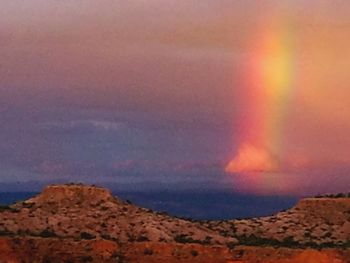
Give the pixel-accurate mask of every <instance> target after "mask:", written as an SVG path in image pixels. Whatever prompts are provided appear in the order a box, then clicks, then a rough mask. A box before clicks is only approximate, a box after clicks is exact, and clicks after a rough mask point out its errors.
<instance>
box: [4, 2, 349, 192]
mask: <svg viewBox="0 0 350 263" xmlns="http://www.w3.org/2000/svg"><path fill="white" fill-rule="evenodd" d="M349 13H350V3H349V1H346V0H335V1H324V0H317V1H316V0H311V1H306V0H305V1H302V0H296V1H287V0H285V1H272V0H271V1H267V0H266V1H252V0H247V1H231V0H216V1H211V0H201V1H197V0H178V1H170V0H147V1H145V0H133V1H121V0H114V1H111V0H109V1H108V0H100V1H92V0H76V1H68V0H63V1H55V0H12V1H2V2H1V3H0V59H1V60H0V111H1V114H0V125H1V128H2V132H1V133H0V157H1V158H0V168H1V169H0V182H1V183H2V184H4V185H6V184H12V183H15V184H17V185H18V188H21V187H22V186H23V185H25V184H29V183H31V184H32V183H33V182H41V183H46V182H66V181H76V182H78V181H79V182H86V183H101V184H104V185H107V186H108V185H112V184H113V185H118V186H119V187H123V188H127V189H129V188H130V189H153V188H160V189H162V188H173V189H187V188H189V189H203V188H206V189H207V188H208V189H211V188H215V189H221V188H225V189H227V188H228V189H232V190H233V191H237V192H244V193H254V194H264V195H265V194H283V195H292V194H301V195H309V194H317V193H324V192H338V191H348V190H349V186H350V177H349V173H350V150H349V149H350V137H349V134H350V121H349V120H350V109H349V105H350V77H349V74H348V69H349V67H350V48H349V47H350V30H349V29H350V28H349V27H350V16H349Z"/></svg>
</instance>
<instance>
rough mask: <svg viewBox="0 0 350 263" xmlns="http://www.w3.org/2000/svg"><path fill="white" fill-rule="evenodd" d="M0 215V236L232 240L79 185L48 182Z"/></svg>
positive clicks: (190, 240) (199, 241)
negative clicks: (40, 190)
mask: <svg viewBox="0 0 350 263" xmlns="http://www.w3.org/2000/svg"><path fill="white" fill-rule="evenodd" d="M3 210H4V211H3V212H2V213H1V214H0V216H1V217H0V233H2V235H13V236H18V235H25V236H36V237H60V238H73V239H94V238H99V239H107V240H113V241H116V242H119V243H125V242H142V241H152V242H192V243H202V244H225V243H227V242H235V239H233V238H230V239H227V238H225V237H223V236H221V235H219V234H218V233H216V232H214V231H212V230H209V229H208V228H206V227H204V226H202V225H200V224H198V223H192V222H189V221H185V220H182V219H178V218H174V217H170V216H168V215H165V214H161V213H155V212H152V211H150V210H148V209H145V208H140V207H137V206H134V205H132V204H129V203H127V202H125V201H122V200H119V199H117V198H115V197H114V196H113V195H112V194H111V193H110V192H109V191H107V190H105V189H103V188H98V187H92V186H84V185H52V186H48V187H47V188H46V189H45V190H44V191H43V192H42V193H41V194H39V195H38V196H36V197H34V198H31V199H29V200H26V201H24V202H21V203H17V204H15V205H13V206H10V207H9V208H8V209H3Z"/></svg>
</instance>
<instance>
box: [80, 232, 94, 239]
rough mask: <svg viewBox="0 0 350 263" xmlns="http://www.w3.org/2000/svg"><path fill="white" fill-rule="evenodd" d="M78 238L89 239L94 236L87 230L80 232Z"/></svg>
mask: <svg viewBox="0 0 350 263" xmlns="http://www.w3.org/2000/svg"><path fill="white" fill-rule="evenodd" d="M80 238H81V239H87V240H90V239H95V238H96V236H95V235H93V234H90V233H87V232H81V233H80Z"/></svg>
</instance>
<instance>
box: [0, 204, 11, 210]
mask: <svg viewBox="0 0 350 263" xmlns="http://www.w3.org/2000/svg"><path fill="white" fill-rule="evenodd" d="M9 210H11V207H10V206H8V205H0V212H4V211H9Z"/></svg>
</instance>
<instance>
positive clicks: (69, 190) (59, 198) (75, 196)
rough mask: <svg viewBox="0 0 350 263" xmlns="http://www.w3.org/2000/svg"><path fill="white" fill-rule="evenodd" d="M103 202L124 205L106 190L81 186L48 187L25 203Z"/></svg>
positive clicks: (82, 203)
mask: <svg viewBox="0 0 350 263" xmlns="http://www.w3.org/2000/svg"><path fill="white" fill-rule="evenodd" d="M102 202H113V203H122V201H120V200H118V199H116V198H115V197H114V196H113V195H112V193H111V192H110V191H108V190H106V189H104V188H100V187H96V186H88V185H80V184H64V185H50V186H47V187H46V188H45V189H44V190H43V192H42V193H40V194H39V195H37V196H35V197H33V198H31V199H28V200H27V201H25V203H27V204H30V203H32V204H35V205H45V204H48V205H52V204H58V205H65V206H67V205H76V204H79V205H81V206H86V205H98V204H100V203H102Z"/></svg>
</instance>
